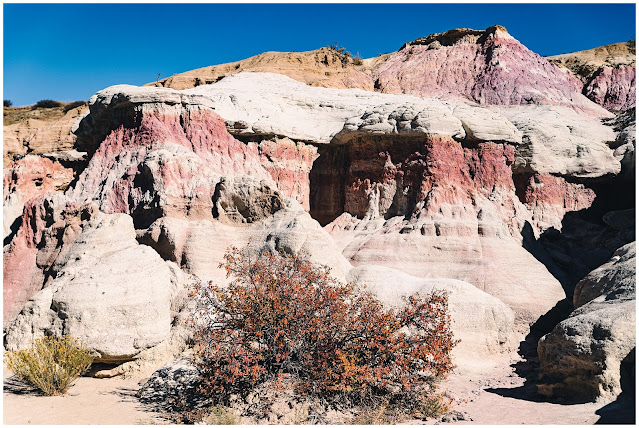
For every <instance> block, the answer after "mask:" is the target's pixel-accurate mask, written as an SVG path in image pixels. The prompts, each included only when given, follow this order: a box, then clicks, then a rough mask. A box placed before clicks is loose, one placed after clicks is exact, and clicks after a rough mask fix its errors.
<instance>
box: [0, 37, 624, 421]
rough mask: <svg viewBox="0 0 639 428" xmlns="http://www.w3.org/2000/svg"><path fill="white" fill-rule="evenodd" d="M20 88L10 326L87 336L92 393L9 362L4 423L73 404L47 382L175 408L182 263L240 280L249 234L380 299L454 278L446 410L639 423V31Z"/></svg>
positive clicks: (8, 226) (8, 166)
mask: <svg viewBox="0 0 639 428" xmlns="http://www.w3.org/2000/svg"><path fill="white" fill-rule="evenodd" d="M18 110H19V109H15V108H5V126H4V182H3V183H4V229H3V230H4V253H3V256H4V262H3V263H4V274H3V281H4V288H3V293H4V294H3V302H4V313H3V319H4V324H3V325H4V327H3V329H4V330H3V332H4V347H5V350H15V349H19V348H24V347H28V346H29V345H30V344H31V343H32V341H33V340H34V339H36V338H39V337H43V336H45V335H52V334H53V335H62V334H68V335H71V336H74V337H77V338H80V339H81V340H82V341H83V342H84V343H86V344H87V345H88V346H89V348H90V349H91V350H92V351H93V352H94V354H95V355H96V359H95V364H94V369H93V370H92V371H91V374H92V375H93V376H95V378H81V379H79V380H78V382H77V384H76V386H74V388H76V391H78V392H76V393H75V396H74V394H73V391H74V389H72V390H71V392H72V394H71V396H70V397H52V398H45V397H35V396H29V395H18V394H16V393H15V391H13V390H12V388H7V382H8V381H7V379H5V393H4V403H5V404H4V405H5V408H4V415H5V416H4V417H5V422H7V423H27V419H29V418H32V419H29V420H30V421H31V423H68V422H69V420H68V419H67V420H66V421H65V422H60V419H56V417H55V415H51V414H49V413H47V411H46V410H42V409H44V408H45V407H46V408H48V407H49V406H50V405H53V404H48V403H49V402H46V403H45V401H46V400H58V401H56V403H57V404H55V405H56V406H57V407H56V409H66V410H60V412H62V411H65V412H67V414H73V415H75V416H74V417H75V419H73V421H75V422H76V423H134V422H136V421H138V422H139V420H142V421H144V420H146V421H151V420H155V419H153V418H156V417H157V418H159V417H160V415H159V413H157V412H155V413H154V411H153V409H151V408H149V407H145V406H146V405H145V404H144V403H145V400H144V398H145V397H146V398H149V397H155V396H157V395H158V394H160V395H161V392H162V390H163V388H164V389H166V388H168V387H167V386H166V385H167V384H170V383H171V382H173V384H171V385H174V384H179V383H180V382H189V381H190V380H189V379H191V378H189V377H188V376H185V375H184V374H183V372H184V370H187V371H188V370H190V368H189V367H190V366H189V363H188V356H189V346H188V344H189V337H190V331H189V329H188V327H187V326H185V324H184V320H185V319H186V318H187V317H188V314H189V307H190V306H189V294H188V292H187V285H188V283H189V276H190V275H191V274H195V275H197V276H198V277H199V278H201V279H203V280H212V281H214V282H216V283H218V284H225V283H226V282H227V281H228V279H227V278H226V276H225V274H224V271H223V270H221V269H218V267H217V266H218V263H219V262H221V261H222V257H223V255H224V252H225V250H226V249H227V248H228V247H230V246H236V247H244V246H246V245H248V244H249V243H250V244H251V246H252V247H253V248H257V249H270V250H279V251H283V252H288V253H298V252H300V251H305V252H307V253H308V254H309V257H310V259H311V261H312V262H313V263H317V264H321V265H325V266H328V267H330V269H331V273H332V275H334V276H335V277H336V278H338V279H340V280H342V281H349V282H352V283H354V284H355V285H358V286H367V287H368V289H369V290H370V291H372V293H373V294H374V295H375V296H376V297H377V298H378V299H380V300H381V301H382V302H383V303H384V304H385V305H400V304H402V303H401V302H402V299H401V297H402V296H407V295H409V294H411V293H413V292H415V291H422V292H429V291H432V290H444V291H446V292H447V293H448V295H449V301H450V310H451V315H452V320H453V332H454V334H455V337H456V338H459V339H461V342H460V343H459V345H458V346H457V347H455V348H454V350H453V357H454V361H455V364H456V365H457V369H456V370H455V372H454V373H453V374H451V375H450V376H449V378H448V380H446V381H445V382H443V383H442V385H441V389H442V390H443V391H448V392H449V393H450V395H451V397H453V398H454V406H453V411H452V413H449V414H447V415H444V416H443V417H442V419H441V420H440V421H441V422H447V423H481V424H495V423H536V424H554V423H572V424H590V423H594V422H597V421H600V422H607V423H615V422H634V384H635V346H636V345H635V341H636V339H635V313H636V309H635V305H636V297H635V296H636V294H635V264H636V258H635V200H634V194H635V50H634V44H630V43H618V44H616V45H610V46H605V47H599V48H596V49H593V50H591V51H584V52H577V53H574V54H566V55H562V56H557V57H551V58H544V57H541V56H539V55H537V54H536V53H534V52H532V51H530V50H529V49H527V48H526V47H525V46H523V45H522V44H521V43H519V42H518V41H517V40H516V39H515V38H513V37H512V36H511V35H510V34H509V33H508V32H507V30H506V29H505V28H504V27H501V26H494V27H490V28H488V29H486V30H482V31H477V30H470V29H463V28H462V29H455V30H450V31H447V32H444V33H440V34H432V35H430V36H428V37H424V38H421V39H417V40H415V41H412V42H409V43H406V44H405V45H404V46H401V48H400V49H399V50H398V51H396V52H392V53H390V54H385V55H380V56H378V57H374V58H369V59H359V58H353V57H351V56H349V55H346V53H345V52H343V51H339V50H337V49H335V48H330V47H326V48H321V49H318V50H315V51H310V52H290V53H280V52H266V53H263V54H260V55H257V56H255V57H251V58H248V59H245V60H242V61H239V62H235V63H230V64H223V65H215V66H210V67H206V68H201V69H197V70H193V71H189V72H186V73H182V74H178V75H174V76H172V77H170V78H167V79H164V80H160V81H157V82H153V83H150V84H148V85H146V86H142V87H137V86H129V85H116V86H111V87H108V88H106V89H104V90H101V91H99V92H98V93H96V94H95V95H93V96H92V97H91V99H90V100H89V102H88V107H87V106H85V107H82V106H80V107H77V108H74V109H71V110H69V111H68V112H66V113H64V112H60V113H59V114H58V115H57V116H54V117H48V118H38V117H31V118H30V119H28V120H26V119H24V118H23V119H16V120H15V121H12V123H8V121H7V118H8V115H10V114H14V115H15V114H17V112H18ZM33 114H35V113H33ZM181 370H182V371H181ZM191 381H192V380H191ZM114 382H115V383H114ZM118 382H120V383H118ZM122 385H125V386H126V388H125V387H124V386H122ZM81 388H84V389H85V390H86V391H85V390H81ZM102 390H104V391H107V392H104V391H103V392H102V394H106V395H107V396H109V397H119V395H116V394H118V393H119V394H120V395H122V396H124V395H126V394H125V393H124V392H122V391H125V390H126V391H133V392H132V393H131V394H129V395H128V396H127V397H128V398H126V399H120V400H117V399H115V398H113V399H112V400H111V401H112V402H111V401H109V400H106V401H105V403H107V402H108V405H109V406H111V407H109V409H106V410H108V411H109V413H111V416H110V417H114V414H115V416H117V415H118V414H119V415H120V416H121V419H117V418H116V419H113V421H111V422H109V421H110V420H109V419H91V418H90V416H87V415H88V410H87V409H91V408H92V407H91V404H87V403H84V404H80V402H79V401H77V400H79V399H80V398H82V397H83V396H84V397H92V395H91V393H92V392H91V391H93V394H94V395H95V394H97V393H96V392H95V391H102ZM83 394H84V395H83ZM109 394H111V395H109ZM95 396H98V395H95ZM64 400H66V401H64ZM73 400H76V401H75V402H74V401H73ZM98 400H99V399H98ZM147 401H148V400H147ZM43 403H44V404H43ZM51 403H53V402H51ZM74 403H75V404H74ZM106 405H107V404H104V406H106ZM39 406H42V407H39ZM65 406H66V407H65ZM95 406H99V404H95ZM118 406H119V407H118ZM118 409H121V410H118ZM140 409H145V410H140ZM287 409H288V408H287ZM40 410H42V411H40ZM83 411H84V413H83ZM38 412H40V413H38ZM56 412H57V410H56ZM73 412H75V413H73ZM136 412H137V413H136ZM287 412H288V413H287ZM293 412H294V411H293V410H290V409H288V410H287V411H284V410H282V411H281V415H280V414H272V415H270V416H269V417H268V418H267V419H261V420H249V419H246V420H242V421H243V422H244V423H252V422H259V423H267V422H275V423H286V422H291V421H293V419H292V418H293V416H292V415H293ZM102 413H105V409H104V408H103V409H102ZM276 413H277V412H276ZM27 414H29V415H30V416H28V415H27ZM93 415H94V416H95V418H99V415H100V412H96V411H94V412H93ZM127 415H128V416H127ZM127 417H129V419H127ZM38 418H40V419H38ZM145 418H146V419H145ZM269 418H270V419H269ZM335 418H337V419H334V420H329V421H332V422H334V423H337V422H344V421H343V420H340V419H339V418H338V417H337V416H335ZM56 421H57V422H56ZM298 422H299V421H298ZM346 422H348V420H346ZM427 422H428V421H427ZM432 422H436V421H433V420H431V421H430V423H432ZM413 423H421V421H413Z"/></svg>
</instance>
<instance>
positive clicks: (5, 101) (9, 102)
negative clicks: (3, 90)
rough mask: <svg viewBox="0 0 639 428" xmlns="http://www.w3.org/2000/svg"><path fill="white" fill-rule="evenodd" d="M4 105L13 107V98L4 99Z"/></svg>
mask: <svg viewBox="0 0 639 428" xmlns="http://www.w3.org/2000/svg"><path fill="white" fill-rule="evenodd" d="M2 105H3V106H4V107H11V106H12V105H13V103H12V102H11V100H3V102H2Z"/></svg>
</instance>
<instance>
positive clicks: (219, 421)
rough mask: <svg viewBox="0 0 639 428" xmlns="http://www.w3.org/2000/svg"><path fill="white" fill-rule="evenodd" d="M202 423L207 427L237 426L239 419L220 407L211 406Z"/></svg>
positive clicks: (230, 411) (229, 410)
mask: <svg viewBox="0 0 639 428" xmlns="http://www.w3.org/2000/svg"><path fill="white" fill-rule="evenodd" d="M202 421H203V422H204V423H206V424H207V425H239V424H240V418H239V417H238V416H237V415H236V414H235V413H234V412H233V411H232V410H231V409H227V408H226V407H222V406H213V407H211V409H210V410H209V414H208V415H207V416H205V417H204V418H203V419H202Z"/></svg>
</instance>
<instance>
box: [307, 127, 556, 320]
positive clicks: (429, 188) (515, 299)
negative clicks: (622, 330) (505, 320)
mask: <svg viewBox="0 0 639 428" xmlns="http://www.w3.org/2000/svg"><path fill="white" fill-rule="evenodd" d="M341 150H342V152H341V153H342V157H343V158H345V160H341V162H343V165H345V167H344V169H343V170H342V171H343V172H342V174H343V175H342V176H341V177H339V178H338V180H336V182H335V183H332V184H331V185H330V186H329V187H327V191H326V194H324V193H322V191H321V189H320V191H319V192H318V193H317V200H316V199H313V200H312V201H311V202H312V203H311V213H313V214H314V215H315V212H314V210H313V208H314V207H316V206H321V204H322V200H323V197H325V196H326V195H327V194H328V193H337V194H338V195H340V198H338V199H340V200H341V201H342V205H339V204H336V205H335V208H336V209H335V211H332V212H330V211H327V210H320V211H319V212H320V214H322V215H324V216H325V218H326V219H328V220H329V221H330V220H332V219H335V220H334V221H332V222H331V223H329V224H328V225H327V226H326V228H327V230H328V231H329V232H330V233H331V235H332V236H333V238H334V239H335V240H336V242H337V243H338V245H339V246H340V248H342V252H343V254H344V255H345V256H346V258H347V259H348V260H349V261H350V262H351V263H353V264H354V265H356V266H364V265H367V264H375V265H383V266H387V267H392V268H395V269H397V270H400V271H402V272H405V273H408V274H410V275H413V276H416V277H419V278H454V279H457V280H461V281H465V282H469V283H471V284H472V285H474V286H475V287H477V288H478V289H480V290H482V291H484V292H486V293H488V294H490V295H492V296H494V297H496V298H498V299H500V300H502V301H503V302H505V303H506V304H507V305H508V306H509V307H510V308H511V309H512V310H513V311H514V312H515V316H516V322H517V325H518V328H519V329H520V330H522V331H523V329H525V328H527V326H528V325H529V324H531V323H533V322H534V321H536V319H537V318H538V317H539V316H541V315H543V314H544V313H545V312H547V311H548V310H550V308H552V307H553V306H554V305H555V303H556V302H557V301H559V300H561V299H562V298H563V297H564V294H563V291H562V289H561V286H560V284H559V283H558V282H557V281H556V280H555V278H553V277H552V275H550V274H549V273H548V271H547V270H546V269H545V268H544V267H543V266H542V265H540V264H539V263H538V262H537V261H536V260H535V259H534V258H533V257H532V256H531V255H530V254H529V253H528V252H526V251H525V250H524V249H523V248H521V241H520V239H521V235H520V231H521V230H522V229H523V227H524V224H525V222H526V221H527V220H528V221H532V220H531V218H530V214H529V213H528V211H527V210H526V207H525V206H524V205H522V204H521V202H520V201H519V199H518V198H517V196H516V193H515V186H514V183H513V179H512V171H511V169H510V164H511V163H512V162H513V161H514V159H515V157H514V148H513V146H511V145H507V144H497V143H489V142H488V143H479V144H476V146H475V147H467V148H465V147H463V146H462V144H460V143H459V142H456V141H454V140H452V139H451V138H449V137H448V138H446V137H432V138H428V139H421V138H401V139H399V138H396V139H390V138H388V137H385V138H384V137H377V138H376V139H375V138H372V137H368V138H366V139H364V138H360V139H356V140H354V141H353V142H351V143H350V145H349V146H345V147H343V148H342V149H341ZM327 159H328V160H329V161H326V162H327V163H328V165H327V166H326V167H325V166H324V164H322V163H321V162H322V157H320V158H319V159H318V161H317V162H320V163H318V165H317V166H316V168H314V170H313V171H314V172H315V171H317V174H318V177H317V178H314V177H313V176H312V177H311V181H312V182H313V181H314V180H316V181H318V182H320V183H321V182H323V177H324V175H330V173H331V171H334V170H335V169H338V168H337V167H336V166H335V165H331V164H330V158H327ZM324 168H326V169H324ZM324 170H325V171H327V173H325V174H322V171H324ZM342 212H344V214H341V215H340V213H342ZM336 217H337V218H336ZM398 249H401V250H399V251H398ZM514 260H517V261H516V262H515V261H514ZM515 266H516V268H514V267H515ZM531 276H534V277H535V278H536V283H535V286H534V287H532V286H530V285H529V280H528V278H530V277H531ZM513 290H517V291H516V292H513ZM524 296H527V297H524Z"/></svg>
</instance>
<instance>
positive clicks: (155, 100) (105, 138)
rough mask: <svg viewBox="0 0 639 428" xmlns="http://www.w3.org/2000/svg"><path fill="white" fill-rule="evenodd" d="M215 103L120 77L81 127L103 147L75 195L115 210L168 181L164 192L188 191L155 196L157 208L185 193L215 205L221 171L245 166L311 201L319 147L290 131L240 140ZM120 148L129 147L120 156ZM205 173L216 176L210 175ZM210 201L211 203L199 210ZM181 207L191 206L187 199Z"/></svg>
mask: <svg viewBox="0 0 639 428" xmlns="http://www.w3.org/2000/svg"><path fill="white" fill-rule="evenodd" d="M213 106H214V105H213V103H212V102H211V100H210V99H208V98H206V97H203V96H199V95H187V94H183V93H180V92H177V91H174V90H171V89H164V88H136V87H132V86H126V85H120V86H115V87H111V88H109V89H107V90H105V91H102V92H99V93H98V94H96V95H95V96H94V97H93V98H92V99H91V107H90V108H91V114H90V115H89V116H88V117H87V118H86V119H85V120H84V121H83V122H81V123H80V126H79V129H78V134H79V136H80V137H79V144H80V145H81V146H82V147H83V148H86V149H87V150H89V151H91V150H93V151H96V153H95V154H94V155H93V157H92V158H91V162H90V163H89V165H88V167H87V168H86V170H85V171H84V172H83V174H82V175H81V176H80V178H79V179H78V185H77V186H75V188H74V189H73V192H72V194H71V196H72V197H74V198H75V199H77V200H79V201H86V200H96V199H99V200H100V201H102V202H101V204H102V205H101V207H102V209H104V210H106V211H107V212H133V211H135V210H136V209H138V207H141V206H142V205H144V204H145V203H147V205H148V202H150V201H153V200H154V198H156V199H157V198H159V197H158V196H157V195H151V194H149V193H148V192H149V189H150V188H155V189H156V190H157V189H163V188H164V187H167V190H166V191H163V190H160V193H166V194H171V199H175V198H177V199H180V198H181V199H183V201H182V202H178V201H175V202H172V201H171V200H169V199H167V198H168V197H163V198H159V200H158V201H157V202H156V203H155V204H156V205H157V204H158V203H159V204H160V205H161V207H155V208H159V209H160V210H161V211H162V212H164V213H165V214H167V213H168V211H170V210H171V209H170V208H169V206H170V205H172V204H173V205H175V204H177V205H180V204H181V205H184V204H185V203H186V202H185V200H184V198H186V199H189V200H199V202H198V204H204V205H207V204H208V205H210V199H211V195H212V193H213V191H214V189H215V183H216V182H217V181H218V180H219V177H220V176H221V175H236V174H243V175H251V176H253V177H255V178H257V179H264V180H267V181H268V182H269V183H272V184H273V183H277V184H280V183H281V186H280V187H281V188H282V189H283V192H284V196H286V197H293V198H296V199H297V200H299V201H300V202H301V203H302V204H304V205H306V206H308V191H309V184H308V176H304V171H306V170H308V169H310V165H311V164H312V162H313V160H314V157H315V150H314V148H312V147H309V146H306V145H302V144H296V143H294V142H292V141H290V140H286V139H272V140H267V141H265V142H263V143H259V142H258V143H254V142H247V143H243V142H241V141H238V140H236V139H234V138H233V137H232V136H231V135H229V134H228V132H227V131H226V128H225V126H224V122H223V121H222V120H221V119H220V117H219V116H218V115H217V114H216V113H215V112H214V111H213V109H212V108H213ZM133 118H136V119H133ZM117 152H121V153H122V154H121V155H120V156H113V155H114V153H117ZM123 153H127V155H126V156H124V155H123ZM204 177H208V178H206V179H205V180H204V181H203V179H204ZM155 181H157V183H155ZM205 181H206V182H205ZM154 183H155V184H154ZM205 188H206V189H205ZM129 197H130V198H131V199H132V200H133V203H132V204H129V202H128V198H129ZM143 201H147V202H143ZM206 201H208V202H206ZM141 204H142V205H141ZM125 205H128V208H125ZM140 209H144V210H147V208H140ZM202 209H208V208H203V207H201V209H198V210H195V211H197V212H199V211H201V210H202ZM127 210H130V211H127ZM180 210H182V213H184V207H182V208H180ZM190 211H192V209H191V207H189V212H190ZM209 211H210V210H209ZM189 215H190V216H192V217H193V216H194V215H195V214H194V213H190V214H189ZM202 215H203V214H202V213H199V214H197V215H195V216H196V217H197V216H200V217H201V216H202ZM205 217H206V216H205ZM208 217H210V215H209V216H208Z"/></svg>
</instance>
